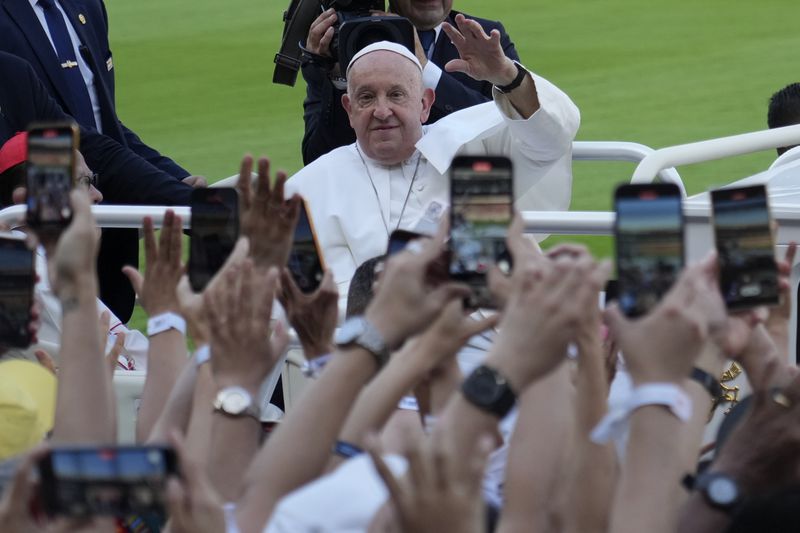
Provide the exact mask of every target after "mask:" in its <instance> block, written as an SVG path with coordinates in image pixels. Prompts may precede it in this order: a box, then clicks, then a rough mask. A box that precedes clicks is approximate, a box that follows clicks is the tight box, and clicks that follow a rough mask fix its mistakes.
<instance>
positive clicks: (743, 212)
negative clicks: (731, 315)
mask: <svg viewBox="0 0 800 533" xmlns="http://www.w3.org/2000/svg"><path fill="white" fill-rule="evenodd" d="M711 207H712V210H713V213H714V237H715V240H716V243H717V252H718V253H719V267H720V272H719V285H720V291H721V292H722V296H723V298H724V299H725V303H726V304H727V306H728V309H732V310H741V309H748V308H751V307H756V306H759V305H777V304H778V302H779V301H780V292H779V290H778V266H777V264H776V263H775V253H774V243H773V240H772V227H771V220H770V214H769V204H768V203H767V189H766V187H764V186H763V185H755V186H752V187H741V188H737V189H717V190H714V191H711Z"/></svg>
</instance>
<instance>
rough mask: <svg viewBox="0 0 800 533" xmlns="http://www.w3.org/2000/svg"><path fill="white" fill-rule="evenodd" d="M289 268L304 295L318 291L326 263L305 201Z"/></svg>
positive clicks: (296, 230)
mask: <svg viewBox="0 0 800 533" xmlns="http://www.w3.org/2000/svg"><path fill="white" fill-rule="evenodd" d="M288 268H289V272H291V274H292V278H293V279H294V282H295V283H296V284H297V287H298V288H299V289H300V290H301V291H302V292H304V293H311V292H314V291H315V290H317V288H318V287H319V284H320V283H322V276H323V275H324V274H325V262H324V261H323V259H322V253H321V252H320V248H319V243H318V242H317V233H316V232H315V231H314V222H313V221H312V220H311V216H309V214H308V206H307V205H306V202H305V200H304V201H303V202H302V203H301V204H300V214H299V215H298V217H297V226H295V229H294V242H293V243H292V251H291V253H290V254H289V264H288Z"/></svg>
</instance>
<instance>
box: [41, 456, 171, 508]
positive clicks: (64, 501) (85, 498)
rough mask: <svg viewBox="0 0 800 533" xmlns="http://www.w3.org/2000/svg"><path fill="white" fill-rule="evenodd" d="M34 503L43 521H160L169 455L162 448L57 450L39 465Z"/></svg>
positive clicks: (168, 469) (169, 460)
mask: <svg viewBox="0 0 800 533" xmlns="http://www.w3.org/2000/svg"><path fill="white" fill-rule="evenodd" d="M38 466H39V476H40V487H39V497H40V502H41V504H42V507H43V510H44V511H45V513H47V514H48V515H49V516H56V515H67V516H73V517H89V516H97V515H106V516H120V517H121V516H126V515H129V514H132V513H135V514H138V515H141V516H143V517H161V518H164V517H165V516H166V512H165V495H164V492H165V486H166V481H167V477H168V476H170V475H174V474H176V473H177V460H176V456H175V452H174V450H172V449H171V448H167V447H162V446H119V447H115V446H111V447H59V448H53V449H52V450H51V451H50V452H48V453H47V455H45V456H44V457H43V458H42V459H41V460H40V461H39V465H38Z"/></svg>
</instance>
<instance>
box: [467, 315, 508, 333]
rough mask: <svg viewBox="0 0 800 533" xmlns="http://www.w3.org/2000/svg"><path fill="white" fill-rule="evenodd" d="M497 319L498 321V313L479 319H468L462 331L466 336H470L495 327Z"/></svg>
mask: <svg viewBox="0 0 800 533" xmlns="http://www.w3.org/2000/svg"><path fill="white" fill-rule="evenodd" d="M499 321H500V315H499V314H495V315H492V316H487V317H484V318H482V319H480V320H470V321H469V323H468V324H467V327H466V328H465V330H464V333H465V334H466V335H467V336H468V337H472V336H474V335H477V334H478V333H480V332H482V331H486V330H487V329H490V328H493V327H495V326H496V325H497V323H498V322H499Z"/></svg>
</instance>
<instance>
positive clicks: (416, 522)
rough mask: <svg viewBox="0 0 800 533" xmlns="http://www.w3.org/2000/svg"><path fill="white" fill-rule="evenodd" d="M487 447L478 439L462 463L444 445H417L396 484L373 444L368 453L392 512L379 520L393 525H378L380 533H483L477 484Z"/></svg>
mask: <svg viewBox="0 0 800 533" xmlns="http://www.w3.org/2000/svg"><path fill="white" fill-rule="evenodd" d="M493 444H494V441H493V439H492V437H491V436H489V435H484V436H483V437H481V438H480V439H479V440H478V441H477V443H476V444H475V446H474V448H473V449H472V450H471V453H470V455H469V456H468V457H466V458H459V457H457V456H456V455H455V454H454V453H453V450H452V449H448V444H447V441H446V439H442V438H437V437H433V438H431V439H421V440H419V441H418V442H417V443H416V444H415V445H413V446H411V448H410V449H409V450H408V451H407V452H406V454H405V455H406V459H407V460H408V471H407V472H406V474H405V475H404V476H403V477H401V478H399V479H398V478H396V477H395V476H394V474H393V473H392V471H391V470H390V469H389V467H388V466H387V465H386V463H385V462H384V461H383V458H382V457H381V456H380V453H379V451H378V449H377V445H376V444H375V441H374V440H373V442H372V443H371V444H370V445H369V446H368V452H369V455H370V457H371V458H372V462H373V464H374V465H375V469H376V470H377V471H378V474H379V475H380V477H381V479H382V480H383V482H384V484H385V485H386V488H387V490H388V491H389V498H390V502H391V506H392V510H393V511H394V512H393V513H392V514H391V515H384V516H385V517H387V518H389V520H390V521H391V522H393V523H391V522H390V523H389V524H384V525H383V527H384V530H389V531H402V532H406V533H410V532H414V533H439V532H442V531H453V532H458V533H479V532H483V531H485V530H486V529H485V528H486V519H485V513H486V505H485V504H484V502H483V495H482V492H481V482H482V480H483V473H484V470H485V469H486V463H487V460H488V457H489V453H491V451H492V449H493ZM392 519H393V520H392ZM373 526H375V524H373ZM370 530H374V529H372V528H371V529H370Z"/></svg>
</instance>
